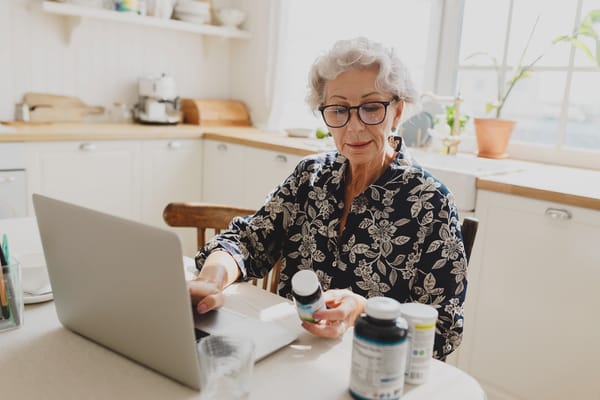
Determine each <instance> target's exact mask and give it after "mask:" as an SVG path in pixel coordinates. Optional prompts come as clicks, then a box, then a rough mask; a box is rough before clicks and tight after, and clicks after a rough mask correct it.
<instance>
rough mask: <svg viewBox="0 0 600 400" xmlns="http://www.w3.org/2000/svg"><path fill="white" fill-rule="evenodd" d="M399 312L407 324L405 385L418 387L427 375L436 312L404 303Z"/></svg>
mask: <svg viewBox="0 0 600 400" xmlns="http://www.w3.org/2000/svg"><path fill="white" fill-rule="evenodd" d="M400 310H401V312H402V317H403V318H404V319H406V322H407V323H408V359H407V365H406V376H405V379H406V383H411V384H415V385H420V384H422V383H425V382H426V381H427V377H428V375H429V364H431V357H432V356H433V343H434V340H435V324H436V322H437V318H438V312H437V310H436V309H435V308H433V307H432V306H429V305H427V304H421V303H405V304H402V305H400Z"/></svg>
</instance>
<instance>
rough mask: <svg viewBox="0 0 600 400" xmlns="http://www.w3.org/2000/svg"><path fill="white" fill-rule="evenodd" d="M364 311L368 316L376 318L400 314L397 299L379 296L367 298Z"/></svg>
mask: <svg viewBox="0 0 600 400" xmlns="http://www.w3.org/2000/svg"><path fill="white" fill-rule="evenodd" d="M365 312H366V313H367V315H368V316H369V317H372V318H377V319H396V318H398V317H399V316H400V315H401V314H402V313H401V311H400V303H399V302H398V301H397V300H395V299H392V298H390V297H380V296H378V297H371V298H370V299H368V300H367V304H366V306H365Z"/></svg>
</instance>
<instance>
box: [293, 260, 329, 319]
mask: <svg viewBox="0 0 600 400" xmlns="http://www.w3.org/2000/svg"><path fill="white" fill-rule="evenodd" d="M292 296H294V300H295V303H296V308H297V309H298V316H299V317H300V319H301V320H302V321H308V322H319V320H316V319H314V318H313V313H314V312H315V311H317V310H320V309H321V308H323V307H325V301H324V300H323V296H322V290H321V284H320V283H319V278H318V277H317V274H316V273H315V272H314V271H312V270H309V269H303V270H301V271H298V272H296V273H295V274H294V276H293V277H292Z"/></svg>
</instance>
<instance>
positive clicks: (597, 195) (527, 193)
mask: <svg viewBox="0 0 600 400" xmlns="http://www.w3.org/2000/svg"><path fill="white" fill-rule="evenodd" d="M477 188H478V189H485V190H491V191H493V192H501V193H507V194H512V195H517V196H524V197H529V198H533V199H538V200H545V201H551V202H557V203H563V204H569V205H573V206H577V207H584V208H591V209H595V210H600V171H593V170H587V169H580V168H570V167H562V166H555V165H542V164H534V163H530V165H529V166H528V167H527V168H526V169H524V170H521V171H516V172H510V173H506V174H498V175H489V176H485V177H480V178H478V179H477Z"/></svg>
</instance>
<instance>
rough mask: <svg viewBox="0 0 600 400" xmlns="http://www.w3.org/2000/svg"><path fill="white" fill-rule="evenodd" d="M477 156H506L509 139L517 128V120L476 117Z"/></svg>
mask: <svg viewBox="0 0 600 400" xmlns="http://www.w3.org/2000/svg"><path fill="white" fill-rule="evenodd" d="M473 122H474V123H475V136H476V137H477V148H478V152H477V156H478V157H485V158H505V157H507V156H508V154H507V153H506V149H507V148H508V141H509V140H510V137H511V135H512V132H513V129H514V128H515V121H510V120H506V119H497V118H475V119H474V120H473Z"/></svg>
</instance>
